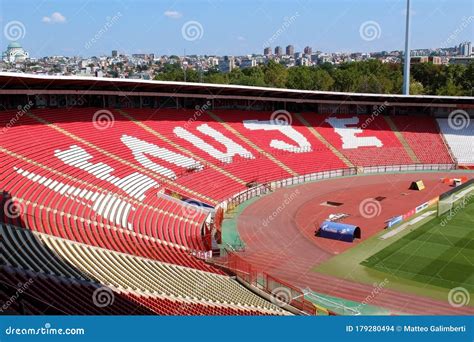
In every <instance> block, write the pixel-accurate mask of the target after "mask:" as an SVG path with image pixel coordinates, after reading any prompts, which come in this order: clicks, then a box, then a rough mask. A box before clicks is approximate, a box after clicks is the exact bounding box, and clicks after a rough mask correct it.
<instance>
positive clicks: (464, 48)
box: [459, 42, 472, 57]
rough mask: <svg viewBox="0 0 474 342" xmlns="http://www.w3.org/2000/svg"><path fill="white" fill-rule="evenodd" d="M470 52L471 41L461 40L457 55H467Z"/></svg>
mask: <svg viewBox="0 0 474 342" xmlns="http://www.w3.org/2000/svg"><path fill="white" fill-rule="evenodd" d="M471 53H472V45H471V42H463V43H461V44H459V55H461V56H465V57H469V56H470V55H471Z"/></svg>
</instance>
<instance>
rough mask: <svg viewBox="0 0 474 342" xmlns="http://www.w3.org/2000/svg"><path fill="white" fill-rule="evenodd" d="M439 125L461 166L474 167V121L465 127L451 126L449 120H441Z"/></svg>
mask: <svg viewBox="0 0 474 342" xmlns="http://www.w3.org/2000/svg"><path fill="white" fill-rule="evenodd" d="M437 120H438V124H439V127H440V129H441V132H442V133H443V135H444V138H445V139H446V142H447V143H448V145H449V147H450V148H451V151H452V153H453V155H454V157H455V158H456V160H457V161H458V163H459V164H463V165H469V166H474V120H470V121H469V120H467V121H466V125H464V126H459V127H457V126H455V125H453V124H451V125H450V120H449V119H443V118H439V119H437Z"/></svg>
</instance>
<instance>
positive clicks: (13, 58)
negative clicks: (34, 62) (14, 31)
mask: <svg viewBox="0 0 474 342" xmlns="http://www.w3.org/2000/svg"><path fill="white" fill-rule="evenodd" d="M2 59H3V61H5V62H9V63H22V62H24V61H25V60H26V59H28V52H26V51H25V50H24V49H23V47H22V46H21V45H20V43H18V42H11V43H10V44H8V47H7V51H5V52H4V53H3V54H2Z"/></svg>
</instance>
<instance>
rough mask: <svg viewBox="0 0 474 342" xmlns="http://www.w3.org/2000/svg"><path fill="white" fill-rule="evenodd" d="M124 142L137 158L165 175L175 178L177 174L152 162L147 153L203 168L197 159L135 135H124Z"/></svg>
mask: <svg viewBox="0 0 474 342" xmlns="http://www.w3.org/2000/svg"><path fill="white" fill-rule="evenodd" d="M121 140H122V142H123V143H124V144H125V145H126V146H127V147H128V148H129V149H130V150H131V151H132V153H133V155H134V157H135V159H136V160H137V161H138V162H139V163H140V164H142V165H143V166H144V167H146V168H147V169H150V170H152V171H154V172H157V173H159V174H161V175H163V176H165V177H168V178H171V179H175V178H176V174H175V173H174V172H173V170H170V169H168V168H166V167H164V166H162V165H159V164H157V163H155V162H152V161H151V160H150V159H149V158H148V157H147V156H146V154H149V155H150V156H153V157H155V158H159V159H162V160H165V161H167V162H168V163H170V164H174V165H177V166H180V167H183V168H191V167H192V168H197V169H198V170H202V168H203V166H202V165H201V164H200V163H199V162H198V161H197V160H195V159H193V158H189V157H186V156H184V155H182V154H179V153H176V152H173V151H170V150H168V149H167V148H163V147H158V146H156V145H154V144H150V143H148V142H146V141H143V140H140V139H138V138H135V137H130V136H128V135H123V136H122V138H121Z"/></svg>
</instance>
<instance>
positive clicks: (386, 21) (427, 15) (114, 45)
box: [0, 0, 474, 58]
mask: <svg viewBox="0 0 474 342" xmlns="http://www.w3.org/2000/svg"><path fill="white" fill-rule="evenodd" d="M0 6H1V9H2V11H1V12H2V14H1V16H0V24H1V26H2V28H3V30H2V31H3V32H2V33H3V34H2V37H1V39H2V40H1V45H2V50H3V49H5V48H6V46H7V45H8V43H9V42H11V41H18V42H19V43H20V44H21V45H22V46H23V47H25V49H27V50H28V51H29V53H30V57H33V58H41V57H44V56H54V55H63V56H82V57H90V56H101V55H110V53H111V51H112V50H118V51H119V53H123V54H128V55H131V54H134V53H154V54H155V55H179V56H182V55H183V54H184V51H185V50H186V54H187V55H218V56H223V55H236V56H243V55H248V54H263V49H264V47H266V46H270V47H271V48H272V53H274V49H275V47H277V46H281V47H282V48H283V52H286V51H285V48H286V46H287V45H293V46H294V51H295V52H303V50H304V48H305V47H306V46H309V47H311V48H312V49H313V51H323V52H347V53H356V52H378V51H395V50H402V48H403V30H404V15H405V13H404V11H405V10H404V6H405V1H396V0H386V1H380V2H373V1H368V0H364V1H358V2H354V1H345V0H341V1H334V2H330V1H295V2H289V1H272V2H268V1H255V2H250V1H241V2H239V3H225V4H224V2H223V1H221V0H208V1H195V2H190V1H178V2H169V1H164V2H162V3H160V4H155V3H153V2H151V1H145V0H143V1H136V2H131V1H106V2H101V3H94V4H92V3H88V2H87V1H85V0H77V1H71V2H67V3H63V2H59V1H44V2H42V3H40V4H36V3H35V2H33V1H30V0H20V1H16V2H15V3H5V2H2V4H1V5H0ZM412 6H413V7H412V8H413V19H412V23H413V31H412V49H428V48H440V47H454V46H457V45H459V43H461V42H463V41H472V40H473V39H472V37H473V36H474V34H473V33H474V31H473V24H474V4H473V3H472V2H471V1H465V0H458V1H453V2H449V1H445V0H435V1H428V0H424V1H414V2H413V5H412ZM19 8H21V11H20V10H19ZM242 18H244V19H245V20H242ZM440 23H441V24H440Z"/></svg>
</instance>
